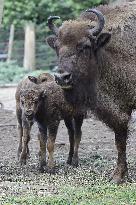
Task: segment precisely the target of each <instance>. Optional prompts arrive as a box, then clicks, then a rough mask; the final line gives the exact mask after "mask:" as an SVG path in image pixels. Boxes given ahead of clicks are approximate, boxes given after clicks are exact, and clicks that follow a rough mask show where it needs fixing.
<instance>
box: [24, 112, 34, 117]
mask: <svg viewBox="0 0 136 205" xmlns="http://www.w3.org/2000/svg"><path fill="white" fill-rule="evenodd" d="M25 115H26V117H33V112H26V114H25Z"/></svg>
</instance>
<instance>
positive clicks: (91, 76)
mask: <svg viewBox="0 0 136 205" xmlns="http://www.w3.org/2000/svg"><path fill="white" fill-rule="evenodd" d="M99 8H100V10H102V11H103V13H104V14H105V19H106V23H105V28H104V29H103V27H104V17H103V15H102V13H101V12H100V11H98V10H96V9H91V10H87V11H86V12H84V13H82V15H81V17H80V18H79V19H77V20H71V21H65V22H64V23H63V24H62V26H61V27H60V28H57V29H56V27H55V29H53V28H54V27H53V25H54V24H53V23H52V21H53V19H56V18H58V17H55V18H54V17H50V21H49V22H48V23H49V24H51V25H52V26H49V27H50V29H51V30H52V31H53V32H54V34H55V37H53V36H52V37H51V36H49V37H48V38H47V42H48V44H49V45H50V47H52V48H53V49H55V50H56V53H57V55H58V59H59V71H58V74H57V75H56V76H55V78H56V81H57V83H58V84H60V85H61V86H62V88H63V89H64V90H65V93H66V94H65V95H66V97H67V99H68V100H70V101H71V102H72V103H73V104H75V106H81V107H82V106H84V105H85V106H86V105H87V106H88V107H89V108H90V109H91V110H93V111H94V113H95V114H96V115H97V116H98V118H99V119H100V120H102V121H103V122H104V123H106V124H107V125H108V126H109V127H110V128H111V129H112V130H113V131H114V132H115V143H116V147H117V151H118V159H117V167H116V169H115V172H114V174H113V180H114V181H115V182H117V183H121V182H123V181H124V177H125V175H126V173H127V162H126V141H127V136H128V122H129V120H130V118H131V112H132V110H133V109H135V108H136V100H135V99H136V1H133V2H131V3H127V4H126V5H123V6H120V7H115V8H110V7H107V6H106V7H99ZM92 13H95V14H96V16H97V17H98V23H97V24H96V22H94V21H93V22H91V20H92V19H93V20H94V17H93V18H92ZM84 14H85V15H84ZM86 14H87V15H86ZM51 19H52V20H51ZM102 30H104V32H102ZM60 82H61V83H60ZM71 82H72V83H71ZM69 86H70V89H69V90H68V87H69ZM66 88H67V89H66Z"/></svg>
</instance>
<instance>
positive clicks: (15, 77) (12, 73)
mask: <svg viewBox="0 0 136 205" xmlns="http://www.w3.org/2000/svg"><path fill="white" fill-rule="evenodd" d="M42 72H44V71H43V70H36V71H27V70H25V69H24V68H22V67H19V66H18V65H17V64H16V62H11V63H10V64H9V63H5V62H0V84H5V83H18V82H19V81H20V80H21V79H22V78H24V77H26V76H27V75H34V76H37V75H39V74H40V73H42Z"/></svg>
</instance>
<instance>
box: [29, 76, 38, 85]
mask: <svg viewBox="0 0 136 205" xmlns="http://www.w3.org/2000/svg"><path fill="white" fill-rule="evenodd" d="M28 79H29V80H30V81H31V82H33V83H35V84H37V78H36V77H34V76H28Z"/></svg>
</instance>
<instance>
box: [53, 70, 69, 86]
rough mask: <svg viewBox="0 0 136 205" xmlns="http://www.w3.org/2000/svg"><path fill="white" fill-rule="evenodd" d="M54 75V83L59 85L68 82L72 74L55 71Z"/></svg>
mask: <svg viewBox="0 0 136 205" xmlns="http://www.w3.org/2000/svg"><path fill="white" fill-rule="evenodd" d="M54 76H55V81H56V83H57V84H59V85H63V84H69V83H70V82H71V80H72V74H71V73H68V72H64V73H62V74H58V73H56V74H54Z"/></svg>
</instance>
